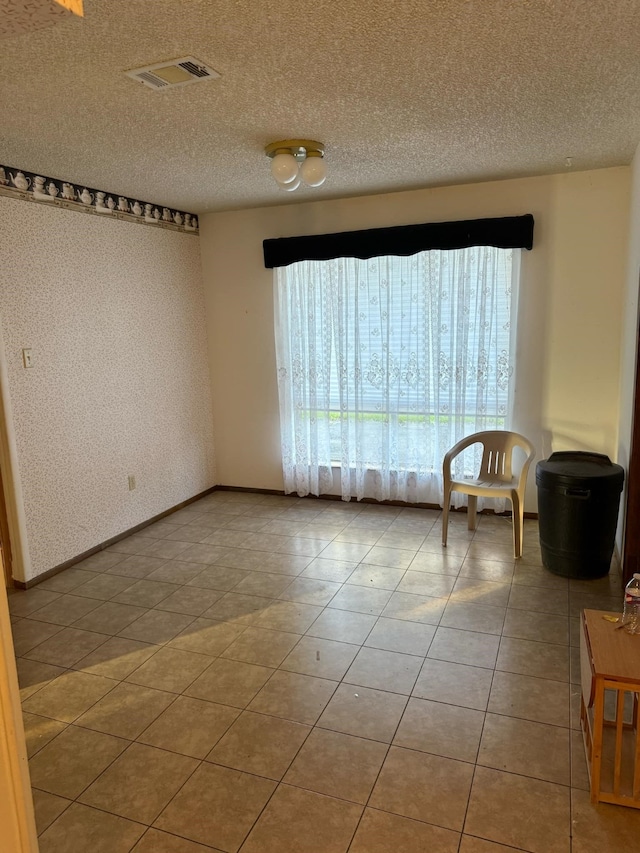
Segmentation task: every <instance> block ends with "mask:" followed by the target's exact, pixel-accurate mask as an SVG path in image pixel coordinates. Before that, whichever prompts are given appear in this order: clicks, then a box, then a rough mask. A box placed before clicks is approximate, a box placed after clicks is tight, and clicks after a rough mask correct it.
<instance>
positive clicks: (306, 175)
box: [264, 139, 327, 192]
mask: <svg viewBox="0 0 640 853" xmlns="http://www.w3.org/2000/svg"><path fill="white" fill-rule="evenodd" d="M264 153H265V154H266V155H267V157H269V158H270V160H271V174H272V175H273V177H274V178H275V181H276V183H277V185H278V186H279V187H280V189H283V190H286V191H287V192H293V191H294V190H297V189H298V187H299V186H300V184H302V183H304V184H306V185H307V186H308V187H319V186H321V185H322V184H324V182H325V179H326V177H327V165H326V163H325V161H324V145H323V144H322V142H314V141H313V139H284V140H283V141H282V142H272V143H271V144H270V145H267V147H266V148H265V149H264Z"/></svg>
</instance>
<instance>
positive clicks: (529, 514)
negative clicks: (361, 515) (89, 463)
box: [212, 485, 538, 520]
mask: <svg viewBox="0 0 640 853" xmlns="http://www.w3.org/2000/svg"><path fill="white" fill-rule="evenodd" d="M212 491H219V492H253V493H254V494H255V493H257V494H260V495H281V496H282V497H288V495H287V493H286V492H285V491H284V490H283V489H255V488H253V487H252V486H223V485H222V486H215V487H214V488H213V490H212ZM289 494H290V496H291V497H295V495H294V494H293V493H289ZM305 498H311V499H312V500H318V499H320V500H323V501H341V500H342V498H341V497H340V495H329V494H323V495H305ZM353 503H361V504H378V505H380V506H400V507H415V508H417V509H435V510H438V511H440V510H442V507H441V506H440V504H431V503H415V502H412V501H378V500H376V499H375V498H362V499H361V500H359V501H358V500H355V499H354V500H353ZM466 511H467V508H466V506H463V507H460V508H459V509H452V510H451V512H464V513H466ZM478 515H500V516H510V515H511V512H500V513H496V512H494V511H493V510H492V509H483V510H480V511H479V512H478ZM524 517H525V518H529V519H534V520H535V519H537V518H538V513H537V512H525V513H524Z"/></svg>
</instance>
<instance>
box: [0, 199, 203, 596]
mask: <svg viewBox="0 0 640 853" xmlns="http://www.w3.org/2000/svg"><path fill="white" fill-rule="evenodd" d="M0 245H2V254H3V259H2V260H3V262H2V265H1V267H0V313H1V317H2V329H3V335H4V343H5V357H6V360H7V369H8V377H9V392H10V397H11V405H12V409H13V421H14V428H15V433H16V441H17V453H18V464H19V476H20V478H21V481H22V488H23V493H24V501H25V511H26V518H27V536H28V548H29V554H30V558H31V561H32V576H36V575H38V574H41V573H42V572H45V571H47V570H48V569H50V568H52V567H54V566H56V565H59V564H60V563H62V562H64V561H65V560H68V559H71V558H73V557H75V556H77V555H78V554H80V553H82V552H84V551H86V550H88V549H90V548H92V547H94V546H95V545H97V544H99V543H100V542H103V541H105V540H107V539H109V538H111V537H112V536H115V535H117V534H118V533H120V532H122V531H123V530H126V529H128V528H130V527H133V526H135V525H136V524H139V523H141V522H143V521H145V520H147V519H149V518H151V517H153V516H154V515H157V514H158V513H160V512H162V511H164V510H166V509H169V508H170V507H172V506H175V505H176V504H177V503H179V502H181V501H183V500H186V499H187V498H190V497H192V496H193V495H195V494H198V493H199V492H201V491H203V490H205V489H207V488H209V487H210V486H212V485H214V484H215V461H214V453H213V437H212V414H211V394H210V382H209V373H208V367H207V356H206V346H207V343H206V331H205V325H204V320H203V316H204V297H203V289H202V280H201V270H200V248H199V241H198V240H197V239H195V240H194V239H193V238H192V237H191V236H189V235H187V234H181V233H178V232H173V231H161V230H156V229H153V228H140V227H137V226H136V225H135V224H132V223H129V222H122V221H112V220H109V221H104V220H103V219H99V218H98V217H96V216H77V215H75V214H74V213H73V212H71V211H67V210H64V209H60V208H58V209H55V210H52V209H50V208H48V207H46V205H39V204H29V203H26V202H23V201H17V200H13V199H8V198H0ZM23 347H31V348H32V351H33V361H34V367H33V368H31V369H25V368H23V366H22V348H23ZM129 474H133V475H134V476H135V477H136V481H137V488H136V489H135V491H131V492H130V491H129V490H128V482H127V477H128V475H129ZM26 580H28V578H26Z"/></svg>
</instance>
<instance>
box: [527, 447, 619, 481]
mask: <svg viewBox="0 0 640 853" xmlns="http://www.w3.org/2000/svg"><path fill="white" fill-rule="evenodd" d="M623 482H624V468H623V467H622V466H621V465H616V463H615V462H612V461H611V460H610V459H609V457H608V456H605V455H604V454H603V453H590V452H588V451H582V450H563V451H559V452H558V453H552V454H551V456H550V457H549V458H548V459H543V460H542V462H538V464H537V466H536V483H537V485H539V486H544V485H547V486H548V485H552V484H553V485H561V486H575V485H577V484H578V485H579V486H580V487H581V488H591V489H593V488H595V489H597V488H614V487H615V488H616V489H617V491H621V490H622V483H623Z"/></svg>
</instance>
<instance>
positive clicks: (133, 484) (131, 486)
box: [129, 474, 136, 492]
mask: <svg viewBox="0 0 640 853" xmlns="http://www.w3.org/2000/svg"><path fill="white" fill-rule="evenodd" d="M135 487H136V478H135V477H134V476H133V474H129V491H130V492H132V491H133V490H134V489H135Z"/></svg>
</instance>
